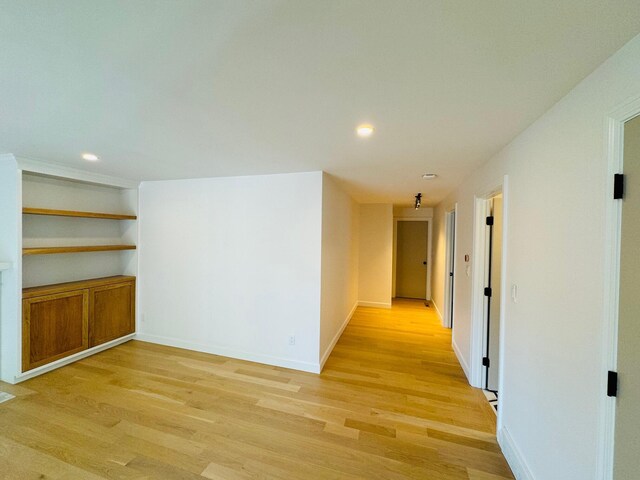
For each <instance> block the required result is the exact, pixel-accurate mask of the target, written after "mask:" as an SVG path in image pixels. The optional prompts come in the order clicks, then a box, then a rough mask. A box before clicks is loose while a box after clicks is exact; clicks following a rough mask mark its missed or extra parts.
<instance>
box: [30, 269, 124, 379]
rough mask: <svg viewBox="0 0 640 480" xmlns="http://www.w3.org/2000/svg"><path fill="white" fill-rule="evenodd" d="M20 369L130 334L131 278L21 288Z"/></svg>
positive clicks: (121, 277) (99, 279) (120, 277)
mask: <svg viewBox="0 0 640 480" xmlns="http://www.w3.org/2000/svg"><path fill="white" fill-rule="evenodd" d="M22 298H23V300H22V371H23V372H26V371H28V370H31V369H33V368H36V367H39V366H42V365H46V364H47V363H50V362H53V361H55V360H58V359H60V358H64V357H67V356H69V355H73V354H74V353H77V352H81V351H83V350H86V349H88V348H90V347H94V346H96V345H100V344H102V343H105V342H108V341H111V340H115V339H116V338H120V337H123V336H125V335H128V334H130V333H133V332H134V331H135V277H129V276H116V277H106V278H96V279H91V280H85V281H81V282H69V283H60V284H56V285H45V286H42V287H33V288H25V289H24V290H23V294H22Z"/></svg>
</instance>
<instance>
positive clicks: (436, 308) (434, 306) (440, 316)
mask: <svg viewBox="0 0 640 480" xmlns="http://www.w3.org/2000/svg"><path fill="white" fill-rule="evenodd" d="M429 301H430V302H431V304H432V305H433V308H434V309H435V311H436V313H437V314H438V318H439V319H440V324H441V325H442V326H443V327H446V325H445V324H444V317H443V316H442V313H440V309H439V308H438V305H436V302H434V301H433V299H431V300H429Z"/></svg>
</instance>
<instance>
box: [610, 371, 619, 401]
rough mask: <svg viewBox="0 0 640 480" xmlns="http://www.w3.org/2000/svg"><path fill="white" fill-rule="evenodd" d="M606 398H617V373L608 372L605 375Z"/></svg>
mask: <svg viewBox="0 0 640 480" xmlns="http://www.w3.org/2000/svg"><path fill="white" fill-rule="evenodd" d="M607 396H608V397H617V396H618V372H612V371H611V370H609V372H608V373H607Z"/></svg>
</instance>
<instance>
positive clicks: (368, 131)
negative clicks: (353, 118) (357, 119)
mask: <svg viewBox="0 0 640 480" xmlns="http://www.w3.org/2000/svg"><path fill="white" fill-rule="evenodd" d="M373 130H374V129H373V125H369V124H368V123H365V124H363V125H358V128H356V132H358V136H359V137H370V136H371V135H373Z"/></svg>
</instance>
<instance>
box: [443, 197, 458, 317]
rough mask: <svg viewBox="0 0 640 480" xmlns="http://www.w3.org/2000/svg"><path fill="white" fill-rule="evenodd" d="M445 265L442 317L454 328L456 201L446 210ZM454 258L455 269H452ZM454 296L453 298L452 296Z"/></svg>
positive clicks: (454, 266)
mask: <svg viewBox="0 0 640 480" xmlns="http://www.w3.org/2000/svg"><path fill="white" fill-rule="evenodd" d="M444 215H445V217H444V218H445V222H444V228H445V232H446V234H445V252H444V254H445V267H444V282H445V289H444V308H443V310H444V317H443V318H442V326H443V327H446V328H453V321H452V320H453V312H454V310H455V309H454V308H453V305H452V302H453V300H454V299H455V281H456V274H455V268H456V261H455V259H456V255H457V249H458V241H457V235H458V204H457V203H455V204H454V205H453V208H451V209H449V210H447V211H446V212H445V214H444ZM452 216H453V225H452V222H451V217H452ZM452 226H453V235H451V228H452ZM452 242H453V251H451V243H452ZM452 260H453V270H452V268H451V267H452V265H451V263H452ZM451 271H453V272H454V274H453V287H451V281H450V279H449V273H450V272H451ZM452 297H453V298H452Z"/></svg>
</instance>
